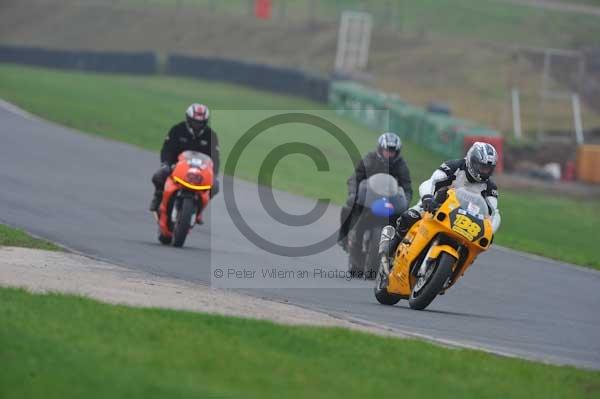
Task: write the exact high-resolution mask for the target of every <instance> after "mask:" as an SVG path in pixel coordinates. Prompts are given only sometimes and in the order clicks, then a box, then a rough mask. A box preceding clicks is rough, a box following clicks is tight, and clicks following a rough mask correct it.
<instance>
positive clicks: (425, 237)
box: [374, 187, 493, 310]
mask: <svg viewBox="0 0 600 399" xmlns="http://www.w3.org/2000/svg"><path fill="white" fill-rule="evenodd" d="M443 197H445V199H444V198H443ZM436 199H437V200H438V202H442V201H443V202H442V204H441V205H440V207H439V208H438V210H437V211H435V212H433V213H430V212H425V214H424V215H423V218H422V219H421V220H419V221H418V222H417V223H415V224H414V225H413V226H412V227H411V229H410V230H409V231H408V232H407V234H406V236H405V237H404V239H403V240H402V242H401V243H400V245H398V248H397V249H396V252H395V256H394V258H393V259H394V260H393V262H392V265H391V267H390V266H389V262H388V261H387V257H386V256H382V257H381V262H380V264H379V269H378V272H377V276H376V279H375V290H374V291H375V298H377V301H379V303H381V304H384V305H395V304H396V303H398V301H400V300H401V299H408V303H409V305H410V307H411V308H412V309H416V310H423V309H425V308H426V307H427V306H429V304H430V303H431V302H432V301H433V300H434V299H435V297H436V296H437V295H443V294H444V293H445V292H446V290H447V289H448V288H450V287H451V286H452V285H454V284H455V283H456V281H458V279H459V278H460V277H461V276H462V275H463V274H464V273H465V271H466V270H467V269H468V268H469V266H471V264H473V262H474V261H475V258H477V256H478V255H479V254H480V253H481V252H483V251H486V250H487V249H488V248H489V247H490V246H491V244H492V240H493V232H492V223H491V218H490V210H489V208H488V204H487V202H486V201H485V199H484V198H483V197H482V196H481V193H478V192H473V191H470V190H469V189H467V188H465V187H461V188H456V189H455V188H450V189H448V190H447V191H442V192H439V193H438V194H437V195H436ZM393 233H394V228H393V227H392V226H386V227H385V228H384V231H383V232H382V236H381V241H382V242H383V241H384V240H386V239H387V240H389V239H390V238H391V237H392V235H393Z"/></svg>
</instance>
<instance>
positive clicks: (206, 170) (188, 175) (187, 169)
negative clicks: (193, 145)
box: [158, 151, 213, 237]
mask: <svg viewBox="0 0 600 399" xmlns="http://www.w3.org/2000/svg"><path fill="white" fill-rule="evenodd" d="M212 185H213V162H212V160H211V159H210V157H209V156H208V155H206V154H202V153H199V152H194V151H184V152H182V153H181V154H180V155H179V157H178V160H177V164H176V165H175V168H174V169H173V171H172V172H171V175H170V176H169V177H168V178H167V181H166V182H165V188H164V191H163V197H162V202H161V203H160V207H159V208H158V224H159V226H160V232H161V234H162V235H163V236H165V237H172V236H173V232H172V231H171V230H170V229H169V217H170V212H169V202H171V198H172V197H173V196H174V195H175V194H176V193H177V192H178V191H179V190H187V191H191V192H194V193H195V194H196V198H197V199H198V205H197V212H198V213H197V215H196V221H197V222H199V221H200V220H201V215H202V211H203V210H204V209H205V208H206V206H207V205H208V202H209V201H210V189H211V187H212Z"/></svg>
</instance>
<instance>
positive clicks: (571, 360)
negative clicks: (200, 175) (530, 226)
mask: <svg viewBox="0 0 600 399" xmlns="http://www.w3.org/2000/svg"><path fill="white" fill-rule="evenodd" d="M0 139H1V143H2V144H1V145H0V185H1V187H2V189H1V190H0V210H1V212H0V221H1V222H4V223H8V224H10V225H14V226H18V227H21V228H24V229H26V230H28V231H30V232H32V233H34V234H37V235H39V236H42V237H46V238H48V239H51V240H54V241H56V242H58V243H61V244H63V245H65V246H68V247H69V248H72V249H75V250H77V251H80V252H82V253H85V254H88V255H91V256H95V257H99V258H103V259H106V260H109V261H112V262H115V263H119V264H122V265H126V266H128V267H131V268H136V269H143V270H146V271H148V272H151V273H155V274H161V275H168V276H173V277H178V278H182V279H187V280H192V281H196V282H205V283H211V276H213V275H214V273H215V271H216V269H221V270H223V271H224V274H225V275H227V274H228V273H229V270H228V269H233V270H236V271H238V272H239V271H240V270H242V269H246V270H250V271H251V270H254V271H257V274H256V275H258V276H260V275H261V274H262V273H263V271H264V270H266V269H269V270H270V269H272V268H276V269H278V270H280V271H281V270H306V271H307V276H308V277H307V276H303V278H289V276H288V278H284V279H269V278H267V279H262V278H248V277H246V278H235V276H232V277H231V278H225V277H224V278H221V279H212V283H213V284H215V285H218V286H233V287H237V288H240V289H242V290H243V291H244V292H247V293H251V294H253V295H257V296H262V297H267V298H272V299H275V300H281V301H288V302H290V303H294V304H298V305H300V306H304V307H308V308H312V309H318V310H323V311H326V312H329V313H332V314H335V315H338V316H342V317H346V318H352V319H360V320H365V321H368V322H372V323H377V324H382V325H385V326H388V327H390V328H392V329H397V330H401V331H404V332H410V333H415V334H422V335H424V336H428V337H432V338H435V339H438V340H442V341H447V342H453V343H458V344H464V345H467V346H475V347H482V348H484V349H487V350H491V351H495V352H501V353H506V354H511V355H516V356H521V357H526V358H531V359H538V360H542V361H546V362H552V363H559V364H573V365H577V366H580V367H587V368H594V369H600V312H599V311H598V309H599V305H600V273H598V272H595V271H591V270H587V269H583V268H579V267H574V266H570V265H565V264H561V263H558V262H554V261H549V260H544V259H541V258H536V257H532V256H529V255H525V254H521V253H518V252H514V251H509V250H504V249H492V250H490V251H489V252H488V253H486V254H484V255H483V256H481V257H480V259H479V260H478V262H477V263H476V265H474V266H473V267H472V268H471V270H470V271H469V272H468V273H467V274H466V275H465V277H464V278H463V279H462V280H461V281H460V282H459V283H458V284H457V285H456V286H455V287H454V288H453V289H451V290H450V291H449V292H448V294H446V295H445V296H442V297H439V298H437V299H436V300H435V301H434V302H433V303H432V305H431V306H430V307H429V308H428V310H427V311H423V312H417V311H412V310H410V309H408V307H407V303H406V302H405V301H403V302H400V304H398V305H397V306H394V307H386V306H382V305H379V304H377V303H376V301H375V299H374V297H373V294H372V283H371V282H364V281H344V279H343V278H341V279H340V278H338V279H335V278H324V277H323V276H322V275H321V274H318V275H315V274H314V269H315V268H317V269H323V270H330V271H332V270H338V271H343V270H345V264H346V258H345V256H344V254H343V253H342V252H341V251H340V250H339V249H338V248H335V247H333V248H330V249H328V250H326V251H324V252H322V253H319V254H317V255H313V256H307V257H302V258H287V257H281V256H276V255H272V254H270V253H268V252H266V251H263V250H261V249H259V248H257V247H256V246H255V245H253V244H252V243H250V242H249V241H248V240H247V239H246V238H245V237H244V236H243V235H241V234H240V233H239V231H238V230H237V229H236V227H235V226H234V225H233V223H232V220H231V218H230V217H229V214H228V213H227V210H226V208H225V203H224V201H223V195H222V194H221V195H219V196H217V197H216V199H215V201H214V202H213V203H212V204H211V208H210V212H209V214H208V215H206V223H205V225H203V226H200V227H197V228H195V229H194V231H193V232H192V235H191V236H190V237H189V238H188V242H187V243H186V248H184V249H181V250H179V249H174V248H169V247H162V246H160V245H159V244H158V243H157V241H156V236H155V234H156V227H155V224H154V221H153V220H152V218H151V217H150V215H149V213H148V212H146V207H147V205H148V201H149V199H150V194H151V184H150V181H149V179H150V175H151V173H152V172H153V171H154V170H155V168H156V167H157V165H158V161H157V156H156V154H153V153H150V152H147V151H143V150H140V149H137V148H135V147H132V146H129V145H125V144H121V143H117V142H112V141H107V140H103V139H100V138H96V137H93V136H90V135H86V134H80V133H77V132H74V131H71V130H69V129H66V128H63V127H60V126H57V125H54V124H51V123H48V122H44V121H40V120H37V119H34V118H28V117H27V116H23V115H20V114H18V113H16V112H15V111H8V110H6V109H3V108H1V107H0ZM340 184H343V182H340ZM235 192H236V194H237V196H236V198H237V201H238V203H240V209H241V213H242V215H243V216H244V218H245V219H246V220H247V222H248V224H249V225H251V226H253V227H254V228H256V230H257V231H258V232H259V233H260V234H261V235H263V236H264V237H266V238H269V239H273V240H275V241H277V242H279V243H281V244H288V245H302V244H310V243H313V242H315V241H317V240H319V239H320V238H323V237H325V236H327V235H328V234H330V233H331V232H333V230H334V229H335V227H336V223H337V218H338V216H337V212H338V210H337V209H336V208H335V207H331V209H329V210H328V211H327V212H326V213H325V215H324V216H323V217H322V218H321V219H320V220H319V221H318V222H316V223H315V224H314V225H312V226H309V227H296V228H289V227H286V226H283V225H281V224H279V223H277V222H276V221H274V220H273V219H271V218H270V217H269V216H268V215H267V214H266V213H265V212H264V210H263V209H262V207H261V206H260V203H259V202H258V196H257V189H256V186H255V185H253V184H250V183H246V182H241V181H236V183H235ZM276 200H277V203H279V204H280V205H281V207H282V208H283V209H285V210H288V211H289V212H295V213H297V214H302V213H305V212H307V211H308V210H310V209H312V207H313V206H314V202H313V201H312V200H309V199H306V198H302V197H297V196H293V195H289V194H285V193H276ZM209 231H210V233H209ZM557 245H559V244H558V243H557ZM311 272H312V273H311ZM256 275H255V276H256ZM251 286H256V287H258V288H252V289H251V288H249V287H251ZM290 287H300V288H290ZM348 350H351V348H348Z"/></svg>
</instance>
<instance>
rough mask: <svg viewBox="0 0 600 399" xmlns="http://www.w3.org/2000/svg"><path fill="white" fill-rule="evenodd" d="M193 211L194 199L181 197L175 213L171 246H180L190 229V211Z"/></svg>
mask: <svg viewBox="0 0 600 399" xmlns="http://www.w3.org/2000/svg"><path fill="white" fill-rule="evenodd" d="M193 212H194V199H193V198H183V200H182V201H181V209H180V210H179V212H178V213H177V222H175V226H174V227H173V246H174V247H178V248H180V247H182V246H183V244H184V243H185V239H186V238H187V235H188V233H189V231H190V223H191V220H192V213H193Z"/></svg>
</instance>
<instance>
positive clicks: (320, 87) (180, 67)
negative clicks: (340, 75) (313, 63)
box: [166, 54, 329, 102]
mask: <svg viewBox="0 0 600 399" xmlns="http://www.w3.org/2000/svg"><path fill="white" fill-rule="evenodd" d="M166 72H167V73H168V74H171V75H180V76H191V77H197V78H204V79H212V80H221V81H226V82H232V83H237V84H241V85H245V86H251V87H255V88H258V89H265V90H270V91H275V92H279V93H286V94H292V95H297V96H301V97H306V98H310V99H312V100H315V101H319V102H327V94H328V91H329V80H328V79H325V78H322V77H318V76H314V75H310V74H307V73H304V72H302V71H299V70H295V69H288V68H281V67H275V66H270V65H263V64H252V63H248V62H243V61H235V60H228V59H221V58H207V57H191V56H185V55H177V54H172V55H170V56H169V58H168V59H167V68H166Z"/></svg>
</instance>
